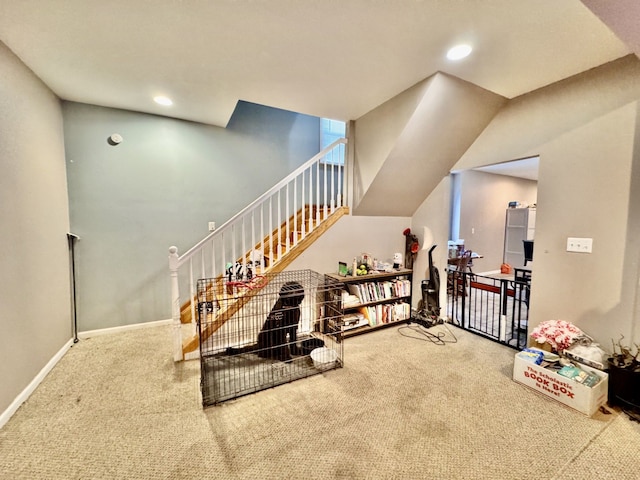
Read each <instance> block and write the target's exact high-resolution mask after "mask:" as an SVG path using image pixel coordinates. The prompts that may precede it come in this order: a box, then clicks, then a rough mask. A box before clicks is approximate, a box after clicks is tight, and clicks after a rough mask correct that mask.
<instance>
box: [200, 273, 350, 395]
mask: <svg viewBox="0 0 640 480" xmlns="http://www.w3.org/2000/svg"><path fill="white" fill-rule="evenodd" d="M197 296H198V331H199V332H198V333H199V335H200V367H201V377H200V386H201V390H202V404H203V406H205V407H206V406H210V405H215V404H218V403H221V402H224V401H227V400H231V399H233V398H237V397H240V396H243V395H247V394H250V393H254V392H257V391H260V390H264V389H267V388H271V387H274V386H276V385H281V384H283V383H288V382H291V381H294V380H298V379H301V378H305V377H308V376H310V375H315V374H317V373H320V372H323V371H326V370H331V369H334V368H339V367H342V364H343V345H342V337H341V333H340V331H339V330H337V331H330V330H329V327H328V325H334V324H339V323H340V322H339V320H340V318H342V310H341V308H340V289H339V288H337V287H336V285H333V284H330V283H327V282H326V281H325V277H324V275H321V274H318V273H316V272H313V271H311V270H295V271H286V272H282V273H278V274H268V273H267V274H264V275H257V276H253V277H252V278H250V279H246V278H241V279H236V278H235V277H233V276H232V275H231V274H229V276H228V277H225V278H221V277H219V278H215V279H201V280H198V285H197Z"/></svg>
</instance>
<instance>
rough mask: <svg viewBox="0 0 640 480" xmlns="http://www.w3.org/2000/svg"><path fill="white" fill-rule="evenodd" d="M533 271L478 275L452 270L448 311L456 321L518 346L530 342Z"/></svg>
mask: <svg viewBox="0 0 640 480" xmlns="http://www.w3.org/2000/svg"><path fill="white" fill-rule="evenodd" d="M530 293H531V271H530V270H526V269H515V275H503V274H496V275H477V274H474V273H471V272H458V271H449V272H448V274H447V294H448V295H447V298H448V302H447V315H448V317H449V320H450V321H452V322H453V323H454V324H456V325H458V326H460V327H462V328H463V329H465V330H468V331H470V332H472V333H476V334H478V335H481V336H484V337H487V338H489V339H491V340H494V341H496V342H499V343H502V344H504V345H507V346H509V347H512V348H514V349H517V350H521V349H523V348H525V347H526V346H527V335H528V333H527V327H528V319H529V297H530Z"/></svg>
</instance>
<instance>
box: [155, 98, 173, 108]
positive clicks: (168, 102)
mask: <svg viewBox="0 0 640 480" xmlns="http://www.w3.org/2000/svg"><path fill="white" fill-rule="evenodd" d="M153 101H154V102H156V103H158V104H160V105H164V106H165V107H168V106H169V105H173V102H172V101H171V99H170V98H169V97H163V96H162V95H158V96H157V97H153Z"/></svg>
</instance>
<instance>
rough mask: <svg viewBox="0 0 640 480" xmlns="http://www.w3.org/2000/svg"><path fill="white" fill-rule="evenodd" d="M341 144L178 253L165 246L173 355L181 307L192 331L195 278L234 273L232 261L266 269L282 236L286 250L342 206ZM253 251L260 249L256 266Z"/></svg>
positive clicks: (178, 344)
mask: <svg viewBox="0 0 640 480" xmlns="http://www.w3.org/2000/svg"><path fill="white" fill-rule="evenodd" d="M346 144H347V140H346V139H344V138H343V139H339V140H337V141H336V142H334V143H332V144H331V145H329V146H328V147H327V148H325V149H323V150H322V151H321V152H319V153H318V154H317V155H315V156H314V157H313V158H311V159H310V160H308V161H307V162H305V163H304V164H303V165H301V166H300V167H298V168H297V169H296V170H294V171H293V172H291V173H290V174H289V175H287V176H286V177H285V178H284V179H282V180H281V181H280V182H278V183H277V184H276V185H274V186H273V187H272V188H270V189H269V190H268V191H266V192H265V193H263V194H262V195H261V196H260V197H258V198H257V199H256V200H255V201H253V202H252V203H251V204H250V205H248V206H247V207H245V208H244V209H242V210H241V211H240V212H238V213H237V214H236V215H234V216H233V217H232V218H231V219H229V220H228V221H226V222H225V223H224V224H223V225H221V226H220V227H218V228H216V229H215V230H214V231H213V232H211V233H209V235H207V236H206V237H205V238H203V239H202V240H201V241H199V242H198V243H197V244H195V245H194V246H193V247H191V248H190V249H189V250H187V251H186V252H185V253H183V254H182V255H180V256H179V255H178V248H177V247H175V246H172V247H170V249H169V272H170V280H171V317H172V320H173V334H174V339H173V346H174V360H176V361H180V360H182V359H183V358H184V355H183V352H182V332H183V327H182V323H181V322H182V318H181V312H182V311H183V310H185V309H186V314H189V313H190V314H191V327H192V328H191V329H190V330H191V332H192V334H193V335H195V333H196V320H197V319H196V313H197V305H196V296H197V292H196V290H197V285H196V284H197V281H198V279H201V278H215V277H216V275H222V276H226V275H227V264H231V265H232V271H233V274H235V273H236V265H235V262H239V263H240V264H241V265H242V267H243V269H242V271H243V275H246V272H247V271H248V266H247V263H251V264H252V265H251V269H252V270H253V271H254V272H255V270H256V268H257V267H258V266H259V267H260V271H263V272H264V271H268V270H269V269H270V268H271V267H272V266H273V265H274V263H277V262H278V261H279V260H280V259H281V257H282V255H283V254H284V253H285V250H284V249H283V246H282V245H281V243H283V242H282V240H283V235H284V245H285V246H286V248H287V249H288V248H289V247H290V246H292V245H293V246H295V245H296V244H297V243H298V240H299V239H298V232H300V238H304V237H305V236H306V235H308V234H309V233H311V232H312V231H313V230H314V229H315V228H316V227H317V226H318V225H319V223H320V217H321V213H324V215H323V218H326V216H327V214H328V213H329V212H331V213H333V212H334V211H335V208H336V207H337V206H344V204H343V199H344V198H346V195H345V193H346V192H344V191H343V190H344V186H345V182H344V159H345V157H346ZM321 176H322V179H321ZM292 183H293V185H292ZM298 183H300V185H298ZM321 199H322V201H321ZM298 214H300V218H298ZM274 222H275V223H274ZM274 232H275V233H277V236H275V235H274ZM274 236H275V238H274ZM254 250H260V251H261V253H262V255H261V259H260V260H259V264H258V265H256V261H257V260H256V258H257V257H256V258H254ZM194 262H195V264H194ZM181 291H183V292H188V298H184V297H183V298H181V295H180V292H181ZM187 302H188V303H189V306H188V308H187V305H186V304H187ZM183 307H184V308H183ZM214 308H215V305H214Z"/></svg>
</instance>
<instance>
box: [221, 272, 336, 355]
mask: <svg viewBox="0 0 640 480" xmlns="http://www.w3.org/2000/svg"><path fill="white" fill-rule="evenodd" d="M303 300H304V288H303V286H302V285H300V284H299V283H298V282H295V281H289V282H286V283H285V284H284V285H282V288H281V289H280V293H279V296H278V300H277V301H276V303H275V304H274V306H273V308H272V309H271V311H270V312H269V315H267V319H266V320H265V322H264V324H263V325H262V328H261V329H260V332H259V333H258V342H257V343H255V344H254V345H248V346H245V347H242V348H237V347H228V348H227V352H226V353H227V355H238V354H240V353H256V354H257V355H258V356H259V357H261V358H273V359H275V360H280V361H288V360H291V359H292V355H308V354H309V353H311V351H312V350H313V349H315V348H321V347H324V342H323V341H322V340H321V339H319V338H307V339H305V340H303V341H302V342H301V344H298V324H299V322H300V314H301V312H300V304H301V303H302V301H303Z"/></svg>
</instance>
